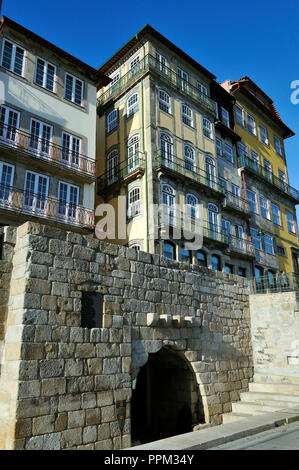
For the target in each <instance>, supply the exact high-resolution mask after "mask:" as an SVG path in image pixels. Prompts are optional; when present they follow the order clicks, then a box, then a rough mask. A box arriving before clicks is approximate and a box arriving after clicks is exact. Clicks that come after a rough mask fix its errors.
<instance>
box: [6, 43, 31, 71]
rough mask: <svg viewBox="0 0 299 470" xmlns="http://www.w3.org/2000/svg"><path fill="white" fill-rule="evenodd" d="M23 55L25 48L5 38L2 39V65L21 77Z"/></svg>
mask: <svg viewBox="0 0 299 470" xmlns="http://www.w3.org/2000/svg"><path fill="white" fill-rule="evenodd" d="M25 56H26V53H25V49H23V48H22V47H20V46H17V45H16V44H14V43H13V42H11V41H8V40H7V39H3V44H2V60H1V65H2V67H4V68H6V69H7V70H10V71H11V72H14V73H16V74H17V75H21V76H22V77H23V76H24V74H25Z"/></svg>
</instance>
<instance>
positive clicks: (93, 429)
mask: <svg viewBox="0 0 299 470" xmlns="http://www.w3.org/2000/svg"><path fill="white" fill-rule="evenodd" d="M97 435H98V429H97V426H87V427H85V428H83V443H84V444H88V443H90V442H96V440H97Z"/></svg>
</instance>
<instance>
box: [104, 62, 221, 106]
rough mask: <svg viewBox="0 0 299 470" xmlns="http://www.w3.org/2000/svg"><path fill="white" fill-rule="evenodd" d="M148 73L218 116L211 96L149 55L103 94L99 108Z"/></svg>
mask: <svg viewBox="0 0 299 470" xmlns="http://www.w3.org/2000/svg"><path fill="white" fill-rule="evenodd" d="M147 72H155V73H156V74H158V75H159V77H160V79H161V80H163V81H164V82H165V83H166V84H167V85H169V86H171V87H172V88H174V89H175V90H176V91H179V92H180V93H182V94H183V95H184V96H187V97H188V98H191V99H192V100H194V101H195V102H196V103H197V104H199V105H201V106H203V107H204V108H205V109H206V110H207V111H209V112H210V113H212V114H213V115H216V103H215V101H213V100H212V99H211V98H210V97H209V96H207V95H205V94H204V93H201V92H200V91H199V90H198V89H197V88H196V87H194V86H193V85H191V84H190V83H189V82H187V81H186V80H183V79H182V78H180V77H179V76H178V75H177V73H176V72H174V71H173V70H171V69H170V68H169V67H166V65H164V64H162V63H161V62H159V61H158V60H157V59H156V58H155V57H154V56H152V55H150V54H147V55H146V56H145V57H144V59H142V60H141V61H140V62H138V63H137V64H136V65H135V66H134V67H133V68H132V69H131V70H130V71H129V72H127V73H126V74H125V75H124V76H123V77H121V78H120V79H119V80H118V81H117V82H116V83H114V84H113V85H112V86H110V87H109V88H108V89H107V90H106V91H105V92H104V93H102V94H101V95H100V96H99V98H98V100H97V104H98V107H99V108H100V107H103V106H104V105H106V104H107V103H108V102H109V101H110V100H111V99H116V98H117V97H118V96H119V95H120V94H121V93H123V92H124V91H125V90H127V89H128V88H130V87H131V86H132V85H133V84H134V83H135V82H136V81H137V80H138V79H139V78H140V77H141V76H142V75H144V74H145V73H147Z"/></svg>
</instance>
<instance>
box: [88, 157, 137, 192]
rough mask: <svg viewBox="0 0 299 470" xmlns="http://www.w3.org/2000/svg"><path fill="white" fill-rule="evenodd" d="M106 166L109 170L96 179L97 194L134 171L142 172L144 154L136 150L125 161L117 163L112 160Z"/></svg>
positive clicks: (134, 172) (133, 173) (131, 174)
mask: <svg viewBox="0 0 299 470" xmlns="http://www.w3.org/2000/svg"><path fill="white" fill-rule="evenodd" d="M108 166H110V168H109V170H108V171H106V172H105V173H104V174H103V175H101V176H99V177H98V180H97V186H98V188H97V191H98V193H99V194H100V193H101V191H105V190H107V189H108V188H109V187H110V186H112V185H114V184H116V183H120V182H121V181H123V180H126V179H127V178H128V177H130V176H133V175H135V174H136V172H137V173H139V172H143V171H144V168H145V161H144V154H143V153H142V152H136V153H135V154H134V155H130V156H129V157H128V158H127V160H126V161H123V162H121V163H118V162H117V161H115V160H114V161H113V162H111V163H108Z"/></svg>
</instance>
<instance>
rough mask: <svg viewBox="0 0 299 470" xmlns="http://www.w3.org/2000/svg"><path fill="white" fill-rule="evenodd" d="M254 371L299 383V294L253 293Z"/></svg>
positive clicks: (266, 377) (265, 375)
mask: <svg viewBox="0 0 299 470" xmlns="http://www.w3.org/2000/svg"><path fill="white" fill-rule="evenodd" d="M250 315H251V329H252V347H253V359H254V373H255V375H261V376H264V377H265V380H269V381H275V379H276V380H278V381H279V380H284V381H286V382H292V380H294V381H296V382H297V383H299V294H298V293H296V292H282V293H276V294H259V295H251V296H250Z"/></svg>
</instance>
